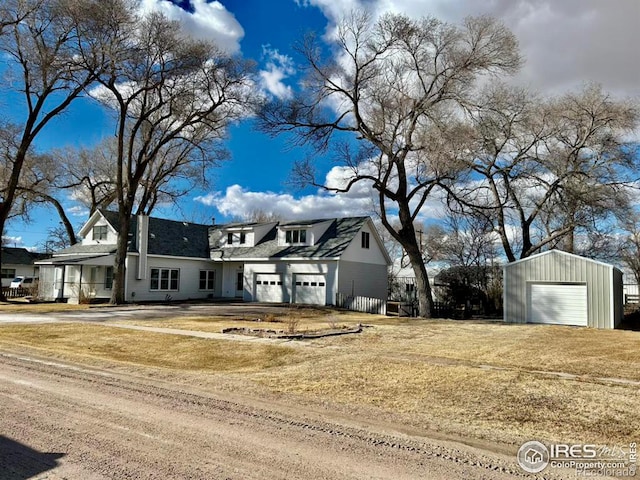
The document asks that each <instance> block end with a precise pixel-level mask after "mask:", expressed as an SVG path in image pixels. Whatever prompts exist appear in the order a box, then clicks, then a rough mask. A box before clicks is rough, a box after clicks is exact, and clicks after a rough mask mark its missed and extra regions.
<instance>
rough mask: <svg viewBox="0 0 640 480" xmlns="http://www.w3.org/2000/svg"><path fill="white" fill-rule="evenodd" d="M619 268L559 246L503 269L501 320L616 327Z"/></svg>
mask: <svg viewBox="0 0 640 480" xmlns="http://www.w3.org/2000/svg"><path fill="white" fill-rule="evenodd" d="M622 315H623V292H622V271H621V270H619V269H618V268H616V267H614V266H613V265H609V264H606V263H602V262H598V261H595V260H591V259H589V258H584V257H580V256H578V255H573V254H570V253H566V252H561V251H559V250H550V251H548V252H544V253H540V254H538V255H533V256H531V257H529V258H525V259H522V260H518V261H516V262H513V263H509V264H507V265H506V266H505V267H504V321H505V322H508V323H549V324H557V325H580V326H585V327H594V328H615V327H616V326H617V325H618V324H619V323H620V321H621V320H622Z"/></svg>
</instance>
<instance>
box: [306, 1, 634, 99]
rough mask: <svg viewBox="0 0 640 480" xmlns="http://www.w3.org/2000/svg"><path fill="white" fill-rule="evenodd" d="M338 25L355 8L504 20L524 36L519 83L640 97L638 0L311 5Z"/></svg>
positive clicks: (537, 87)
mask: <svg viewBox="0 0 640 480" xmlns="http://www.w3.org/2000/svg"><path fill="white" fill-rule="evenodd" d="M301 3H302V4H303V5H305V6H315V7H318V8H319V9H320V10H321V11H322V12H323V14H324V15H325V16H326V17H327V19H328V20H329V22H330V24H329V26H328V27H327V30H328V31H331V30H332V28H333V25H334V24H335V22H336V21H337V20H338V19H340V18H341V17H342V16H344V15H345V14H347V13H349V12H350V11H351V10H353V9H365V10H367V11H369V12H371V14H372V15H373V17H374V18H377V17H379V16H380V15H381V14H383V13H384V12H394V13H404V14H406V15H408V16H410V17H415V18H417V17H421V16H427V15H433V16H435V17H436V18H439V19H440V20H443V21H448V22H452V23H460V22H461V21H462V20H463V19H464V18H465V17H467V16H469V15H490V16H494V17H496V18H498V19H500V20H502V21H503V22H504V23H505V25H507V26H508V27H509V28H510V29H511V30H512V31H513V32H514V33H515V35H516V36H517V37H518V40H519V42H520V48H521V52H522V54H523V56H524V57H525V60H526V64H525V66H524V67H523V69H522V72H521V73H520V74H519V75H517V76H516V78H515V79H514V80H515V81H516V82H517V83H519V84H523V85H525V86H530V87H531V88H533V89H535V90H541V91H543V92H547V93H554V94H555V93H560V92H564V91H566V90H568V89H575V88H578V87H580V86H582V85H583V84H584V83H587V82H597V83H601V84H602V85H603V86H604V88H605V90H607V91H611V92H613V93H615V94H618V95H620V96H638V95H640V69H638V66H637V64H638V60H639V59H640V57H639V56H638V52H637V45H638V44H640V29H638V28H637V23H638V19H639V18H640V2H638V0H617V1H616V2H615V6H612V4H611V3H610V2H603V1H602V0H563V1H561V2H559V1H554V0H520V1H517V2H515V1H513V0H490V1H485V2H478V1H470V0H345V1H343V2H336V1H334V0H304V1H301Z"/></svg>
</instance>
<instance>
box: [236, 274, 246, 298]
mask: <svg viewBox="0 0 640 480" xmlns="http://www.w3.org/2000/svg"><path fill="white" fill-rule="evenodd" d="M243 293H244V272H238V273H236V297H242V296H243Z"/></svg>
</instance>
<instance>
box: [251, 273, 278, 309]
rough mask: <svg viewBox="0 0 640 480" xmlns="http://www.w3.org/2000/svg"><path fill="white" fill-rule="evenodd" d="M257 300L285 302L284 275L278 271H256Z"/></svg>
mask: <svg viewBox="0 0 640 480" xmlns="http://www.w3.org/2000/svg"><path fill="white" fill-rule="evenodd" d="M255 284H256V298H255V300H256V302H278V303H281V302H284V293H283V286H282V275H279V274H277V273H256V274H255Z"/></svg>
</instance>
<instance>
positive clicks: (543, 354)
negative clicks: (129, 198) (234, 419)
mask: <svg viewBox="0 0 640 480" xmlns="http://www.w3.org/2000/svg"><path fill="white" fill-rule="evenodd" d="M268 320H277V321H271V322H269V321H265V322H254V321H249V319H242V318H238V319H235V320H234V319H229V318H201V317H199V318H188V319H173V320H158V321H152V322H133V323H136V324H139V325H140V324H143V325H144V324H147V325H153V326H156V327H170V328H183V329H187V330H201V331H214V332H215V331H217V332H219V331H220V330H221V328H223V327H225V326H232V325H234V326H249V327H251V328H256V327H257V326H260V327H261V328H273V327H274V326H276V329H277V326H278V325H280V327H282V326H283V323H282V322H283V320H282V319H278V318H272V319H268ZM334 323H338V324H341V325H353V324H355V323H364V324H366V325H368V326H369V327H367V328H365V329H364V331H363V333H361V334H357V335H348V336H343V337H331V338H322V339H317V340H313V341H309V342H307V343H309V347H308V348H290V347H287V346H286V344H284V345H283V344H278V345H276V344H274V345H266V344H264V343H261V344H247V343H240V342H233V341H225V340H203V339H196V338H191V337H180V336H175V335H167V334H153V333H146V332H139V331H131V330H125V329H117V328H113V327H108V326H104V325H86V324H84V325H76V324H46V325H28V326H24V325H20V326H18V325H5V326H0V348H3V347H4V348H13V347H15V346H22V347H27V348H35V349H37V350H38V351H39V352H41V353H45V352H48V353H50V354H57V355H63V356H66V357H70V358H76V359H77V358H80V359H83V358H84V359H85V360H86V359H96V358H98V359H103V360H108V361H117V362H127V363H128V364H140V365H145V366H152V367H163V368H164V369H173V370H177V371H190V372H196V373H198V374H202V375H205V376H209V377H208V381H204V383H208V384H210V385H216V386H219V385H227V388H233V389H234V391H238V392H245V393H248V394H253V395H259V394H261V393H262V394H269V395H275V396H277V397H278V398H283V399H285V400H290V401H291V400H292V401H295V402H297V403H302V404H309V405H322V406H323V407H325V408H332V409H335V410H336V411H337V412H343V413H346V414H349V413H354V412H360V413H362V412H367V414H368V415H373V416H380V418H382V417H385V418H389V419H393V421H395V422H397V423H398V425H406V426H407V427H409V426H410V427H412V428H421V429H427V430H430V431H437V432H441V433H443V434H446V435H454V436H463V437H466V438H471V439H480V440H491V441H497V442H502V443H508V444H518V443H521V442H522V441H524V440H530V439H539V440H548V441H564V442H568V441H576V442H583V443H600V444H621V443H623V442H629V441H632V440H637V438H636V437H637V435H638V432H640V415H639V413H640V406H639V404H638V398H640V395H639V393H640V333H638V332H628V331H617V330H615V331H607V330H594V329H585V328H573V327H561V326H542V325H505V324H501V323H491V322H478V321H437V320H433V321H425V320H409V319H393V318H387V317H380V316H372V315H360V314H354V315H347V314H341V313H331V312H317V313H316V314H314V315H309V316H304V317H303V318H301V319H300V323H299V328H300V329H314V328H317V327H321V328H327V325H330V324H334ZM272 324H273V325H272ZM553 372H565V373H569V374H573V375H577V377H575V378H570V379H567V378H563V377H562V376H558V375H556V374H554V373H553ZM606 378H615V379H618V380H616V381H613V380H609V381H608V380H606ZM620 380H623V381H624V380H626V381H628V383H624V382H621V381H620ZM212 388H213V387H212Z"/></svg>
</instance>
